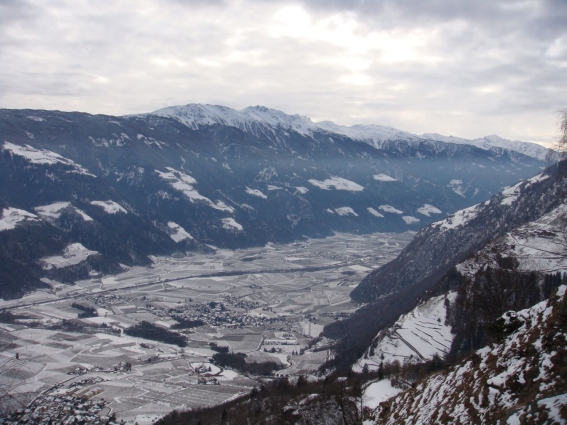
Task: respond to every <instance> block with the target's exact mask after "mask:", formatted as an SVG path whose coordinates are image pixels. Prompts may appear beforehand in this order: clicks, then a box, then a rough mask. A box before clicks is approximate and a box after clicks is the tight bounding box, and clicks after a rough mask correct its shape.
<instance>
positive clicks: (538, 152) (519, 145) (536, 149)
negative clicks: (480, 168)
mask: <svg viewBox="0 0 567 425" xmlns="http://www.w3.org/2000/svg"><path fill="white" fill-rule="evenodd" d="M421 137H422V138H424V139H429V140H438V141H441V142H447V143H456V144H460V145H463V144H464V145H473V146H476V147H478V148H481V149H486V150H495V151H497V150H498V149H497V148H500V149H508V150H513V151H516V152H519V153H522V154H524V155H528V156H531V157H532V158H537V159H540V160H542V161H545V160H546V159H547V156H548V155H549V154H550V149H548V148H545V147H544V146H541V145H538V144H537V143H530V142H520V141H519V140H514V141H512V140H508V139H503V138H502V137H500V136H496V135H494V134H493V135H490V136H485V137H481V138H479V139H463V138H461V137H455V136H442V135H441V134H437V133H426V134H422V135H421Z"/></svg>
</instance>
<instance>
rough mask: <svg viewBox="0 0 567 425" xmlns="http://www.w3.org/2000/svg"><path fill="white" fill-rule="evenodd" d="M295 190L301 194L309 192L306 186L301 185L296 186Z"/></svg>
mask: <svg viewBox="0 0 567 425" xmlns="http://www.w3.org/2000/svg"><path fill="white" fill-rule="evenodd" d="M295 190H297V191H298V192H299V193H301V194H302V195H305V194H306V193H307V192H309V189H307V188H306V187H303V186H297V187H296V188H295Z"/></svg>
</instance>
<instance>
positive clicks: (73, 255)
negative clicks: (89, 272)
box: [41, 243, 98, 270]
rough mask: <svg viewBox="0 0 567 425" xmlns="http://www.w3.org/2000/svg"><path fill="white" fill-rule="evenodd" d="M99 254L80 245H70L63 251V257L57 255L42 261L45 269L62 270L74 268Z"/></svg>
mask: <svg viewBox="0 0 567 425" xmlns="http://www.w3.org/2000/svg"><path fill="white" fill-rule="evenodd" d="M95 254H98V252H97V251H91V250H89V249H87V248H85V247H84V246H83V245H81V244H80V243H73V244H71V245H68V246H67V247H66V248H65V249H64V250H63V255H55V256H52V257H44V258H42V259H41V261H42V262H43V263H44V265H43V268H44V269H45V270H50V269H52V268H56V269H61V268H64V267H69V266H74V265H76V264H79V263H82V262H83V261H85V260H86V259H87V258H88V257H89V256H90V255H95Z"/></svg>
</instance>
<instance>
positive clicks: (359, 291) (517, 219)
mask: <svg viewBox="0 0 567 425" xmlns="http://www.w3.org/2000/svg"><path fill="white" fill-rule="evenodd" d="M566 173H567V164H566V162H565V161H563V162H561V163H559V164H556V165H553V166H551V167H549V168H548V169H546V170H545V171H544V172H543V173H542V174H539V175H537V176H535V177H533V178H531V179H528V180H525V181H522V182H520V183H517V184H515V185H514V186H512V187H510V188H508V189H506V190H504V191H503V192H502V193H500V194H498V195H495V196H493V197H492V198H491V199H490V200H489V201H486V202H484V203H481V204H477V205H475V206H473V207H470V208H467V209H464V210H461V211H458V212H457V213H455V214H453V215H450V216H449V217H448V218H446V219H444V220H442V221H439V222H436V223H433V224H431V225H429V226H426V227H424V228H423V229H422V230H420V232H419V233H418V234H417V235H416V237H415V238H414V240H413V241H412V243H411V244H410V245H408V246H407V247H406V248H405V249H404V250H403V251H402V252H401V254H400V255H399V256H398V258H396V259H395V260H394V261H392V262H390V263H388V264H387V265H385V266H383V267H381V268H380V269H378V270H376V271H374V272H372V273H371V274H369V275H368V276H367V277H366V278H365V279H364V280H363V281H362V282H361V283H360V285H359V286H358V287H357V288H356V289H355V290H353V292H352V293H351V297H352V299H353V300H355V301H358V302H370V301H373V300H377V299H379V298H381V297H384V296H386V295H388V294H391V293H393V292H399V291H400V290H402V289H404V288H411V287H416V288H419V290H423V289H427V288H429V287H431V286H432V285H433V284H434V283H435V282H436V280H438V279H440V278H441V277H442V276H443V275H444V274H445V273H447V272H448V271H449V270H450V269H451V268H452V267H454V266H455V265H456V264H457V263H459V262H461V261H463V260H465V259H466V257H468V256H469V255H471V254H472V253H474V252H476V251H478V250H479V249H481V248H482V247H483V246H484V245H486V244H487V243H488V242H490V241H491V240H492V239H493V238H495V237H497V236H500V235H503V234H504V233H506V232H507V231H509V230H511V229H514V228H516V227H518V226H520V225H522V224H525V223H527V222H530V221H533V220H536V219H538V218H539V217H541V216H542V215H544V214H546V213H548V212H550V211H551V210H552V209H554V208H556V207H557V206H558V205H559V204H560V203H562V202H563V200H564V199H565V195H566V190H567V183H566V181H565V176H566ZM418 292H419V291H418Z"/></svg>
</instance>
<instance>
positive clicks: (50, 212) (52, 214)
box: [34, 202, 93, 221]
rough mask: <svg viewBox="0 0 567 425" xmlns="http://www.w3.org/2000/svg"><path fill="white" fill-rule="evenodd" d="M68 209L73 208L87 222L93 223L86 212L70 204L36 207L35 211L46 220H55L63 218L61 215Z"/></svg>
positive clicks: (60, 203) (62, 203)
mask: <svg viewBox="0 0 567 425" xmlns="http://www.w3.org/2000/svg"><path fill="white" fill-rule="evenodd" d="M66 208H72V209H73V210H74V211H75V212H76V213H77V214H79V215H80V216H81V217H82V218H83V220H85V221H93V219H92V218H91V217H89V216H88V215H87V214H86V213H85V212H83V211H81V210H80V209H78V208H75V207H74V206H73V205H71V203H70V202H55V203H53V204H49V205H43V206H40V207H35V208H34V210H35V211H36V212H37V214H38V215H39V216H40V217H41V218H43V219H44V220H50V219H52V220H55V219H58V218H59V217H61V213H62V212H63V210H64V209H66Z"/></svg>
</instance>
